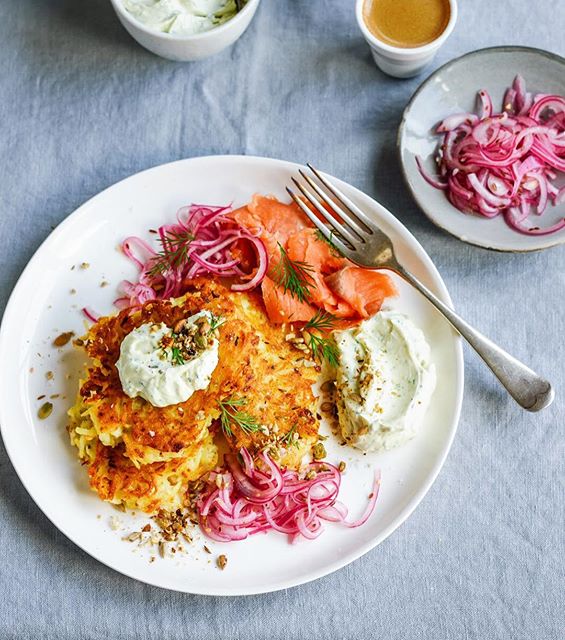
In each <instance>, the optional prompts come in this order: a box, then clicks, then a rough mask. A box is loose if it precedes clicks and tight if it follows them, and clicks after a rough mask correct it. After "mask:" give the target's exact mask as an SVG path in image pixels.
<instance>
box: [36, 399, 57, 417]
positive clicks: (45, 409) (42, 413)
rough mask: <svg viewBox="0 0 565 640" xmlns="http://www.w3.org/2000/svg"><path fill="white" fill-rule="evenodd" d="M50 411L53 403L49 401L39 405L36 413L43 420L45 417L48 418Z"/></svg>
mask: <svg viewBox="0 0 565 640" xmlns="http://www.w3.org/2000/svg"><path fill="white" fill-rule="evenodd" d="M52 411H53V405H52V404H51V402H45V403H44V404H42V405H41V406H40V407H39V411H38V412H37V415H38V417H39V419H40V420H45V418H48V417H49V416H50V415H51V412H52Z"/></svg>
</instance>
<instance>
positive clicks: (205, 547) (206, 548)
mask: <svg viewBox="0 0 565 640" xmlns="http://www.w3.org/2000/svg"><path fill="white" fill-rule="evenodd" d="M204 551H206V553H212V552H211V551H210V549H209V548H208V547H207V546H206V545H204Z"/></svg>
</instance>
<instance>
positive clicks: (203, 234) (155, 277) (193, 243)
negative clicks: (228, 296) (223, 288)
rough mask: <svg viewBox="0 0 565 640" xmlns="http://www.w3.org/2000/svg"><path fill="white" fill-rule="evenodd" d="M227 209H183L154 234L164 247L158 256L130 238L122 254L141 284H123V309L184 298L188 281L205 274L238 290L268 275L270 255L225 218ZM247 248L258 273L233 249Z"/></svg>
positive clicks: (119, 304) (197, 206)
mask: <svg viewBox="0 0 565 640" xmlns="http://www.w3.org/2000/svg"><path fill="white" fill-rule="evenodd" d="M230 210H231V208H230V207H229V206H211V205H203V204H193V205H190V206H188V207H183V208H181V209H180V210H179V211H178V213H177V221H176V222H175V223H173V224H165V225H162V226H161V227H159V229H157V230H156V231H155V233H156V234H157V235H158V238H159V242H160V245H161V251H160V252H159V253H158V252H157V251H155V249H154V248H153V247H151V245H150V244H149V243H147V242H145V240H142V239H141V238H138V237H136V236H130V237H129V238H126V239H125V240H124V242H123V243H122V251H123V252H124V254H125V255H126V256H127V257H128V258H129V259H130V260H131V261H132V262H133V263H134V265H135V266H136V267H137V269H138V271H139V276H138V280H137V282H130V281H129V280H124V281H123V282H122V283H121V285H120V290H121V293H122V295H121V297H119V298H118V299H117V300H116V301H115V304H116V306H117V307H119V308H122V309H123V308H127V307H139V306H142V305H143V304H145V303H146V302H148V301H150V300H156V299H167V298H171V297H177V296H180V295H182V294H183V293H184V292H185V291H186V281H187V280H190V279H192V278H196V277H198V276H202V275H205V274H214V275H217V276H220V277H229V278H235V279H236V280H237V281H236V282H234V283H233V284H232V285H231V288H232V289H233V290H234V291H248V290H250V289H253V288H254V287H256V286H257V285H259V284H260V283H261V282H262V280H263V278H264V277H265V275H266V273H267V268H268V262H269V261H268V255H267V251H266V249H265V245H264V244H263V242H262V240H260V239H259V238H257V237H256V236H255V235H253V234H252V233H250V232H249V231H248V230H247V229H245V228H244V227H242V226H240V225H238V224H237V223H236V222H234V220H232V219H231V218H229V217H228V216H227V214H228V213H229V212H230ZM243 245H247V246H248V247H250V248H251V250H252V251H253V253H254V255H255V258H256V265H257V266H256V268H255V269H254V271H253V272H252V273H246V271H245V270H244V269H243V267H242V264H241V260H240V259H239V258H238V257H237V254H236V252H234V249H236V248H237V249H241V247H242V246H243Z"/></svg>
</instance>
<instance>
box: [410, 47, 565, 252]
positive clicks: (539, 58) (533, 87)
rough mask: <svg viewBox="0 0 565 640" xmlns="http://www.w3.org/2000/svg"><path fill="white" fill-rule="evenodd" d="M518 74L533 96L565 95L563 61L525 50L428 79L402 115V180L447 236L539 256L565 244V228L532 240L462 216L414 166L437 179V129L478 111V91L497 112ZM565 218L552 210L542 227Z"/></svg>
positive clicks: (490, 55)
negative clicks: (419, 161) (486, 94)
mask: <svg viewBox="0 0 565 640" xmlns="http://www.w3.org/2000/svg"><path fill="white" fill-rule="evenodd" d="M517 74H520V75H522V77H523V78H524V80H525V81H526V87H527V88H528V90H529V91H533V92H535V93H556V94H560V95H565V59H563V58H561V57H560V56H557V55H554V54H552V53H549V52H547V51H541V50H538V49H529V48H527V47H493V48H490V49H481V50H479V51H474V52H473V53H468V54H466V55H464V56H461V57H460V58H457V59H455V60H452V61H451V62H448V63H447V64H446V65H444V66H443V67H441V68H439V69H438V70H437V71H436V72H435V73H433V74H432V75H431V76H430V77H429V78H428V79H427V80H425V81H424V82H423V83H422V84H421V85H420V87H419V88H418V90H417V91H416V93H415V94H414V95H413V96H412V98H411V100H410V102H409V103H408V105H407V106H406V109H405V110H404V115H403V117H402V122H401V124H400V129H399V132H398V148H399V153H400V163H401V166H402V171H403V173H404V178H405V180H406V183H407V184H408V187H409V188H410V190H411V191H412V195H413V196H414V199H415V200H416V202H417V203H418V205H419V206H420V208H421V209H422V211H423V212H424V213H425V214H426V215H427V216H428V218H430V220H431V221H432V222H434V223H435V224H436V225H437V226H438V227H440V228H442V229H443V230H444V231H447V232H448V233H451V234H452V235H454V236H456V237H457V238H459V239H460V240H463V241H464V242H469V243H470V244H474V245H477V246H479V247H484V248H486V249H496V250H498V251H535V250H538V249H547V248H548V247H553V246H555V245H558V244H562V243H564V242H565V229H561V230H560V231H558V232H557V233H553V234H550V235H547V236H528V235H525V234H522V233H520V232H519V231H515V230H514V229H511V228H510V227H509V226H508V225H507V224H506V222H505V221H504V219H503V217H502V216H498V217H497V218H493V219H487V218H483V217H480V216H477V215H471V214H468V213H462V212H461V211H459V210H458V209H456V208H455V207H454V206H453V205H452V204H451V203H450V202H449V200H448V199H447V198H446V197H445V194H444V192H443V191H440V190H438V189H435V188H434V187H432V186H431V185H429V184H428V183H427V182H426V181H425V180H424V179H423V178H422V175H421V174H420V172H419V170H418V167H417V166H416V156H419V157H420V158H422V160H423V161H424V166H425V167H426V169H427V170H428V171H429V172H430V173H431V174H432V175H433V173H434V171H435V162H434V155H435V151H436V148H437V145H438V142H439V141H440V139H441V138H440V136H438V135H435V134H434V129H435V127H436V126H437V124H438V123H439V122H440V121H441V120H443V119H444V118H445V117H446V116H448V115H450V114H452V113H462V112H469V111H472V112H475V101H476V96H477V92H478V91H479V90H480V89H486V90H487V91H488V92H489V93H490V95H491V97H492V101H493V105H494V108H495V110H497V111H499V110H500V109H501V108H502V97H503V95H504V91H505V90H506V88H507V87H508V86H510V85H511V84H512V81H513V80H514V77H515V76H516V75H517ZM564 216H565V204H561V205H559V206H557V207H553V206H551V205H549V206H548V208H547V209H546V210H545V212H544V213H543V216H542V217H541V223H540V222H539V221H538V220H535V218H536V216H535V215H534V216H532V217H531V218H530V220H531V221H532V223H533V224H532V226H533V225H534V224H538V225H539V226H543V227H546V226H547V227H549V226H551V225H552V224H555V223H556V222H557V221H558V220H560V219H562V218H563V217H564Z"/></svg>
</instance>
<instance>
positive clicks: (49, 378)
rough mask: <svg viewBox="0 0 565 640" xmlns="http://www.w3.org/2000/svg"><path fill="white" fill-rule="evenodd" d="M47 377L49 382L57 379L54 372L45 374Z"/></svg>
mask: <svg viewBox="0 0 565 640" xmlns="http://www.w3.org/2000/svg"><path fill="white" fill-rule="evenodd" d="M45 377H46V378H47V380H53V378H54V377H55V375H54V374H53V372H52V371H48V372H47V373H46V374H45Z"/></svg>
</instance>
